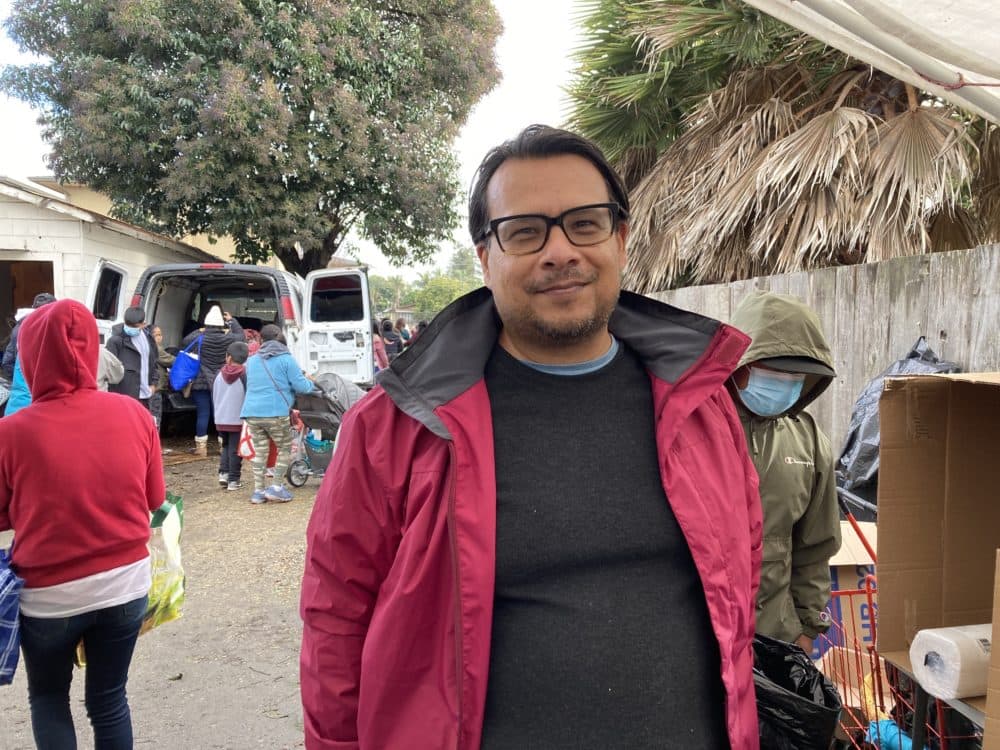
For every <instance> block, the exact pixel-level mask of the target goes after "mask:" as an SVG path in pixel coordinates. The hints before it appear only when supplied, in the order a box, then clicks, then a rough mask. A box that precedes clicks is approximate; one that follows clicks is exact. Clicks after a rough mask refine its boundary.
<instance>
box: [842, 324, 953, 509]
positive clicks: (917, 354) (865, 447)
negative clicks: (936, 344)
mask: <svg viewBox="0 0 1000 750" xmlns="http://www.w3.org/2000/svg"><path fill="white" fill-rule="evenodd" d="M938 372H962V368H961V367H960V366H959V365H957V364H956V363H954V362H947V361H945V360H941V359H938V357H937V355H936V354H935V353H934V351H933V350H932V349H931V348H930V347H929V346H927V340H926V339H925V338H924V337H923V336H921V337H920V338H919V339H917V343H916V344H914V345H913V348H912V349H911V350H910V353H909V354H907V355H906V357H905V358H903V359H900V360H897V361H896V362H893V363H892V365H890V366H889V367H888V368H887V369H886V370H884V371H882V373H880V374H879V375H878V376H876V377H875V378H873V379H872V380H870V381H869V382H868V385H866V386H865V389H864V390H863V391H862V392H861V395H860V396H858V399H857V401H855V402H854V411H852V412H851V423H850V425H849V426H848V428H847V438H846V439H845V440H844V448H843V450H841V452H840V458H839V459H838V460H837V486H838V487H841V488H842V489H845V490H849V491H850V492H853V493H856V494H858V495H860V496H862V497H865V498H866V499H867V498H870V499H871V500H872V501H874V495H875V493H874V492H873V486H874V485H876V484H877V481H878V448H879V441H880V438H881V434H880V431H879V421H878V400H879V397H880V396H881V395H882V381H883V380H885V379H886V378H887V377H895V376H898V375H927V374H930V373H938Z"/></svg>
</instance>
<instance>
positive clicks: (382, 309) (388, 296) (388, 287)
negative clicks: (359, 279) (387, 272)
mask: <svg viewBox="0 0 1000 750" xmlns="http://www.w3.org/2000/svg"><path fill="white" fill-rule="evenodd" d="M368 289H369V292H370V293H371V297H372V307H373V308H374V310H375V314H376V315H379V316H383V315H386V314H387V313H388V312H389V311H390V310H395V309H396V308H397V307H399V305H400V303H401V302H403V301H404V300H406V299H407V297H408V296H409V295H410V294H411V287H410V285H409V284H408V283H407V282H406V281H405V280H404V279H403V277H402V276H389V277H388V278H386V277H385V276H377V275H371V276H369V277H368Z"/></svg>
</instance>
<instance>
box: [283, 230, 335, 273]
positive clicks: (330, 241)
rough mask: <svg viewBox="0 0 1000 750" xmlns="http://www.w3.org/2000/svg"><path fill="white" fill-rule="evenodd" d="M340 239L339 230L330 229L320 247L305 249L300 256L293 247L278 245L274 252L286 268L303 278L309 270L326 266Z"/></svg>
mask: <svg viewBox="0 0 1000 750" xmlns="http://www.w3.org/2000/svg"><path fill="white" fill-rule="evenodd" d="M342 241H343V238H342V237H340V236H339V232H338V231H336V230H331V231H330V232H329V233H328V234H327V235H326V237H324V238H323V246H322V247H318V248H315V249H313V250H308V251H306V252H305V253H303V254H302V257H301V258H300V257H299V253H298V251H297V250H296V249H295V248H294V247H279V248H277V249H275V251H274V254H275V255H276V256H277V258H278V260H280V261H281V262H282V264H284V266H285V269H286V270H288V271H291V272H292V273H297V274H298V275H299V276H302V277H303V278H305V275H306V274H307V273H309V272H310V271H315V270H316V269H318V268H326V265H327V263H329V262H330V258H332V257H333V256H334V255H335V254H336V252H337V249H338V248H339V247H340V243H341V242H342Z"/></svg>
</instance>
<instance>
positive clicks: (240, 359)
mask: <svg viewBox="0 0 1000 750" xmlns="http://www.w3.org/2000/svg"><path fill="white" fill-rule="evenodd" d="M275 327H277V326H275ZM226 354H228V355H229V356H230V357H232V359H233V362H235V363H236V364H238V365H242V364H243V363H244V362H246V361H247V357H249V356H250V347H249V346H247V345H246V342H244V341H234V342H233V343H231V344H230V345H229V346H228V347H226Z"/></svg>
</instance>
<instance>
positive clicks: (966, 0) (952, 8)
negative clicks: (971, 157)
mask: <svg viewBox="0 0 1000 750" xmlns="http://www.w3.org/2000/svg"><path fill="white" fill-rule="evenodd" d="M746 2H748V3H749V4H750V5H753V6H755V7H757V8H760V9H761V10H762V11H764V12H765V13H767V14H768V15H771V16H774V17H775V18H777V19H779V20H781V21H784V22H785V23H787V24H789V25H790V26H793V27H795V28H797V29H799V30H801V31H803V32H805V33H806V34H808V35H809V36H811V37H813V38H815V39H819V40H820V41H823V42H826V43H827V44H829V45H830V46H831V47H836V48H837V49H839V50H840V51H841V52H844V53H846V54H848V55H850V56H852V57H855V58H857V59H858V60H863V61H864V62H866V63H868V64H869V65H872V66H874V67H876V68H878V69H879V70H881V71H884V72H885V73H888V74H889V75H892V76H895V77H896V78H898V79H900V80H902V81H906V82H907V83H911V84H913V85H914V86H918V87H919V88H921V89H924V90H925V91H931V92H933V93H935V94H937V95H938V96H940V97H941V98H943V99H945V100H947V101H950V102H952V103H953V104H955V105H957V106H959V107H961V108H963V109H965V110H968V111H969V112H973V113H975V114H977V115H980V116H981V117H985V118H987V119H989V120H992V121H993V122H995V123H998V124H1000V3H998V2H997V0H746ZM975 84H992V85H985V86H983V85H978V86H977V85H975Z"/></svg>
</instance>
